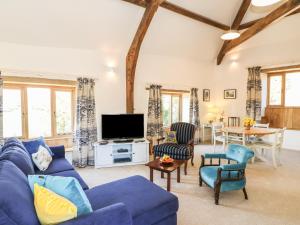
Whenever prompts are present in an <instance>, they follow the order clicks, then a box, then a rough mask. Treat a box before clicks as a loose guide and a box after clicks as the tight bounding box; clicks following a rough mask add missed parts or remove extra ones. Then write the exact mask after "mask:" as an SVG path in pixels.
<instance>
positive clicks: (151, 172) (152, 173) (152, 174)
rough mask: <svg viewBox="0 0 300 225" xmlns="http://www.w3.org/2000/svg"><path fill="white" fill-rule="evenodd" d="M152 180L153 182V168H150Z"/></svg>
mask: <svg viewBox="0 0 300 225" xmlns="http://www.w3.org/2000/svg"><path fill="white" fill-rule="evenodd" d="M150 181H151V182H153V169H152V168H150Z"/></svg>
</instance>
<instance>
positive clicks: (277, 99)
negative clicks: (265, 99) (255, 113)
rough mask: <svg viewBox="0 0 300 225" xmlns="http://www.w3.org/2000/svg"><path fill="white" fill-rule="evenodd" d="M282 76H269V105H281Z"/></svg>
mask: <svg viewBox="0 0 300 225" xmlns="http://www.w3.org/2000/svg"><path fill="white" fill-rule="evenodd" d="M281 87H282V76H281V75H279V76H271V77H270V99H269V104H270V105H281V95H282V93H281Z"/></svg>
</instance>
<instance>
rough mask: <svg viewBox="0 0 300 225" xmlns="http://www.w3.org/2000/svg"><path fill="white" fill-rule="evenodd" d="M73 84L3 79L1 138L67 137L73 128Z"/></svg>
mask: <svg viewBox="0 0 300 225" xmlns="http://www.w3.org/2000/svg"><path fill="white" fill-rule="evenodd" d="M74 95H75V87H73V86H63V85H55V84H54V85H51V84H49V83H47V84H42V83H39V84H27V83H12V82H7V83H6V82H5V79H4V91H3V119H4V124H3V125H4V126H3V132H4V137H5V138H7V137H20V138H24V139H29V138H36V137H39V136H43V137H46V138H47V139H53V138H55V139H57V138H59V137H64V136H66V137H67V136H70V135H71V134H72V131H73V118H74V107H73V106H74V105H73V102H74V101H73V100H74Z"/></svg>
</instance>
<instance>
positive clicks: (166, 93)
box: [161, 90, 184, 128]
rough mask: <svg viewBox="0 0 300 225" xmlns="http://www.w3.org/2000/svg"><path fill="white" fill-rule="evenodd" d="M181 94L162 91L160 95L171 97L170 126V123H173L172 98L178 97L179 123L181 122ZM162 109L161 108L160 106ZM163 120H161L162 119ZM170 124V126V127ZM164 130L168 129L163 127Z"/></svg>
mask: <svg viewBox="0 0 300 225" xmlns="http://www.w3.org/2000/svg"><path fill="white" fill-rule="evenodd" d="M183 94H184V93H182V92H179V91H178V92H177V91H164V90H162V92H161V95H162V96H163V95H170V96H171V114H170V115H171V118H170V120H171V124H172V121H173V113H172V107H173V97H179V121H182V99H183ZM162 104H163V102H162ZM162 107H163V106H162ZM162 119H163V118H162ZM171 124H170V125H171ZM164 128H168V126H167V127H165V126H164Z"/></svg>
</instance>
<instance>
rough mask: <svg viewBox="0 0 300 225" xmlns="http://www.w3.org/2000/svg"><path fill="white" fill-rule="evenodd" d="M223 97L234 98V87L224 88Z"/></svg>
mask: <svg viewBox="0 0 300 225" xmlns="http://www.w3.org/2000/svg"><path fill="white" fill-rule="evenodd" d="M224 99H236V89H226V90H224Z"/></svg>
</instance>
